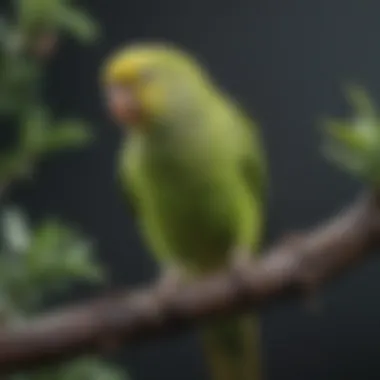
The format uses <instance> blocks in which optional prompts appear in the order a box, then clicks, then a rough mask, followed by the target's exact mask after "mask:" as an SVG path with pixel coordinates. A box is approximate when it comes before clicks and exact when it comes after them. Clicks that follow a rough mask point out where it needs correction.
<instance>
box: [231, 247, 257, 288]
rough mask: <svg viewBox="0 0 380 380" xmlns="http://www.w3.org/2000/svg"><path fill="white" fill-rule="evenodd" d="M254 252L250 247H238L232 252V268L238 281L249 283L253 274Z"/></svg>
mask: <svg viewBox="0 0 380 380" xmlns="http://www.w3.org/2000/svg"><path fill="white" fill-rule="evenodd" d="M252 263H253V260H252V254H251V252H250V251H249V249H246V248H237V249H234V250H233V251H232V253H231V268H232V273H233V276H234V277H236V279H237V281H238V282H243V283H248V282H249V280H250V278H251V275H252V270H251V269H252Z"/></svg>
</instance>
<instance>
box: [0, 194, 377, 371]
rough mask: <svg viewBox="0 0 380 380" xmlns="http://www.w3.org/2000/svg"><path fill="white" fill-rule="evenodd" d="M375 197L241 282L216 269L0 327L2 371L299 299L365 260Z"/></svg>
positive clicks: (268, 259)
mask: <svg viewBox="0 0 380 380" xmlns="http://www.w3.org/2000/svg"><path fill="white" fill-rule="evenodd" d="M379 204H380V201H379V199H378V198H377V196H374V195H368V196H364V197H362V198H360V199H359V200H358V201H357V202H356V203H355V204H353V205H352V206H351V207H349V208H348V209H347V210H346V211H344V212H342V213H341V214H339V215H338V216H336V217H335V218H334V219H333V220H331V221H328V222H326V223H325V224H323V225H321V226H320V227H317V228H315V229H313V230H311V231H309V232H306V233H301V234H298V235H295V236H291V237H289V238H285V239H283V240H282V241H280V242H279V243H278V244H277V245H275V246H274V247H273V248H271V249H269V250H267V251H266V252H264V253H263V258H262V259H261V260H258V261H257V262H255V263H252V266H251V267H250V268H249V272H250V276H249V277H246V276H244V280H243V279H240V280H239V279H238V278H237V276H236V273H235V274H233V273H232V272H226V273H220V274H216V275H214V276H212V277H208V278H205V279H204V280H200V281H198V282H196V283H193V284H189V285H187V286H185V287H183V288H181V289H178V290H176V291H175V292H173V294H172V295H171V297H169V298H168V299H167V300H166V301H165V302H164V301H163V300H162V299H161V300H159V299H158V298H157V296H156V295H157V293H156V291H155V286H152V287H150V288H146V289H143V290H136V291H133V292H129V291H125V292H124V293H121V294H119V295H115V296H112V297H105V298H103V299H99V300H95V301H94V302H91V303H87V304H83V305H80V306H77V307H72V308H68V309H64V310H58V311H57V312H55V313H51V314H48V315H45V316H41V317H38V318H36V319H35V320H32V321H29V322H28V323H26V324H25V325H22V326H20V325H15V326H13V327H11V328H8V329H5V330H4V331H1V332H0V372H1V373H10V372H14V371H19V370H21V369H29V368H32V367H35V366H38V365H42V364H48V363H53V362H57V361H60V360H63V359H68V358H71V357H74V356H76V355H79V354H81V353H85V352H95V351H102V350H106V349H109V348H116V347H117V346H118V345H120V344H122V343H123V342H125V343H130V342H136V341H143V340H146V339H151V338H153V337H156V336H158V335H162V334H166V333H169V332H170V331H171V332H173V331H175V330H179V329H184V328H188V327H189V326H192V325H194V324H196V323H199V322H200V321H202V322H204V321H205V320H206V319H207V318H210V317H213V316H216V315H221V314H228V313H233V312H237V311H240V310H243V309H246V308H248V307H254V308H262V307H264V306H267V305H268V304H270V303H273V302H275V301H276V300H278V299H280V298H281V299H284V298H287V297H294V296H302V295H305V294H307V293H308V292H311V291H314V290H315V289H317V288H318V287H319V286H321V285H322V284H324V283H325V282H327V280H329V279H331V278H333V277H336V276H337V275H338V274H339V273H341V272H342V271H344V270H346V269H347V268H348V267H352V266H353V265H354V264H355V263H357V262H359V261H360V260H363V259H364V258H365V257H366V256H368V254H369V253H370V250H371V249H372V248H375V247H377V246H378V244H379V236H380V223H379V216H380V207H379Z"/></svg>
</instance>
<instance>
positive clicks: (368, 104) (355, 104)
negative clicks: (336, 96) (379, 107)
mask: <svg viewBox="0 0 380 380" xmlns="http://www.w3.org/2000/svg"><path fill="white" fill-rule="evenodd" d="M345 92H346V98H347V99H348V101H349V103H350V105H351V107H352V108H353V111H354V113H355V115H356V116H357V117H361V118H371V119H374V118H375V117H376V107H375V105H374V103H373V102H372V100H371V98H370V97H369V95H368V94H367V92H366V90H365V89H364V87H362V86H358V85H353V84H351V85H348V86H346V91H345Z"/></svg>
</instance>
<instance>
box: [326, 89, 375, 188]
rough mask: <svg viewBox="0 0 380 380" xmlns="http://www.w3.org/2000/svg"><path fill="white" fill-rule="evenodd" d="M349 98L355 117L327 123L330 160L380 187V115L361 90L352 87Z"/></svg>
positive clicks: (327, 152) (327, 146) (348, 94)
mask: <svg viewBox="0 0 380 380" xmlns="http://www.w3.org/2000/svg"><path fill="white" fill-rule="evenodd" d="M347 98H348V100H349V102H350V103H351V105H352V107H353V110H354V114H353V116H352V117H351V118H349V119H348V118H347V119H329V120H327V121H326V123H325V127H326V131H327V134H328V137H329V139H328V140H327V141H326V144H325V146H324V151H325V154H326V156H327V157H328V158H329V159H330V160H331V161H333V162H334V163H335V164H337V165H338V166H339V167H341V168H342V169H343V170H345V171H348V172H350V173H352V174H354V175H355V176H357V177H359V178H361V179H363V180H364V181H366V182H368V183H370V184H371V185H373V186H379V185H380V150H379V146H380V115H379V114H378V112H377V110H376V107H375V105H374V104H373V102H372V101H371V99H370V97H369V96H368V94H367V93H366V92H365V90H364V89H363V88H361V87H349V88H348V90H347Z"/></svg>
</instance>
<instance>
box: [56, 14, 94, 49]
mask: <svg viewBox="0 0 380 380" xmlns="http://www.w3.org/2000/svg"><path fill="white" fill-rule="evenodd" d="M59 22H60V25H61V27H62V28H63V29H64V30H65V31H67V32H69V33H71V34H72V35H73V36H74V37H76V38H78V39H79V40H80V41H81V42H92V41H94V40H95V39H96V38H97V37H98V36H99V26H98V25H97V24H96V23H95V21H94V20H93V19H92V18H91V17H90V16H89V15H88V14H87V13H86V12H85V11H83V10H79V9H76V8H74V7H65V8H63V9H62V10H61V13H60V21H59Z"/></svg>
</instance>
